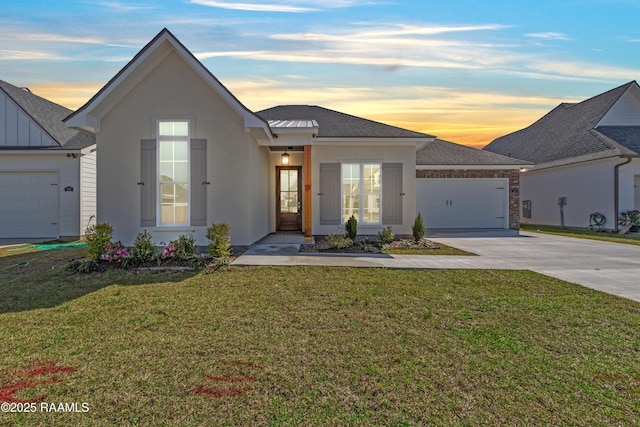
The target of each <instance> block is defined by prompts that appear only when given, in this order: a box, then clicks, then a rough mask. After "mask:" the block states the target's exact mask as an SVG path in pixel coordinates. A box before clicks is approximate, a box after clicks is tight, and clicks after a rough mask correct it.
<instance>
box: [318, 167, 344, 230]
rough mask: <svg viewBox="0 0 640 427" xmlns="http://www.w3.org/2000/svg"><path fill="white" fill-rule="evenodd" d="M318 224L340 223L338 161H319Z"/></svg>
mask: <svg viewBox="0 0 640 427" xmlns="http://www.w3.org/2000/svg"><path fill="white" fill-rule="evenodd" d="M319 195H320V225H340V163H320V194H319Z"/></svg>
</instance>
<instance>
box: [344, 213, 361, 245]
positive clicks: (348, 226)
mask: <svg viewBox="0 0 640 427" xmlns="http://www.w3.org/2000/svg"><path fill="white" fill-rule="evenodd" d="M344 232H345V234H346V235H347V237H348V238H350V239H351V240H356V236H357V234H358V220H357V219H356V217H354V216H353V215H351V218H349V220H348V221H347V222H345V224H344Z"/></svg>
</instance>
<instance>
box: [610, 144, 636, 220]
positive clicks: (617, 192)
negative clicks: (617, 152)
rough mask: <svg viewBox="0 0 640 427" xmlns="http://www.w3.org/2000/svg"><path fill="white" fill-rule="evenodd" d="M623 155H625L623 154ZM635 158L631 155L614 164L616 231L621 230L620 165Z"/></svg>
mask: <svg viewBox="0 0 640 427" xmlns="http://www.w3.org/2000/svg"><path fill="white" fill-rule="evenodd" d="M621 157H623V156H621ZM632 159H633V158H632V157H631V156H628V157H627V160H625V161H624V162H622V163H618V164H617V165H615V166H614V168H613V220H614V221H615V224H616V226H615V229H614V230H615V232H616V233H617V232H618V231H619V230H620V227H619V226H618V208H619V205H620V172H619V169H620V166H624V165H628V164H629V163H631V160H632Z"/></svg>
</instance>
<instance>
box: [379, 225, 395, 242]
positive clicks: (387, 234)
mask: <svg viewBox="0 0 640 427" xmlns="http://www.w3.org/2000/svg"><path fill="white" fill-rule="evenodd" d="M376 237H377V238H378V241H379V242H380V243H381V244H383V245H388V244H389V243H391V242H393V239H395V237H396V236H395V235H394V234H393V231H391V226H390V225H389V226H387V228H384V229H382V231H380V232H378V235H377V236H376Z"/></svg>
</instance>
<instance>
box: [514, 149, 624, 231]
mask: <svg viewBox="0 0 640 427" xmlns="http://www.w3.org/2000/svg"><path fill="white" fill-rule="evenodd" d="M615 164H616V161H615V160H603V161H597V162H588V163H583V164H578V165H569V166H563V167H556V168H550V169H544V170H540V171H536V170H532V171H529V172H524V173H522V174H520V200H521V201H525V200H531V218H524V217H522V210H520V215H521V223H522V224H540V225H554V226H559V225H560V206H559V205H558V198H559V197H567V205H566V206H564V207H563V210H564V221H565V226H567V227H587V226H588V225H589V214H591V213H593V212H600V213H603V214H604V215H605V216H606V217H607V227H612V226H615V215H614V213H613V181H614V179H613V168H614V165H615Z"/></svg>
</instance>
